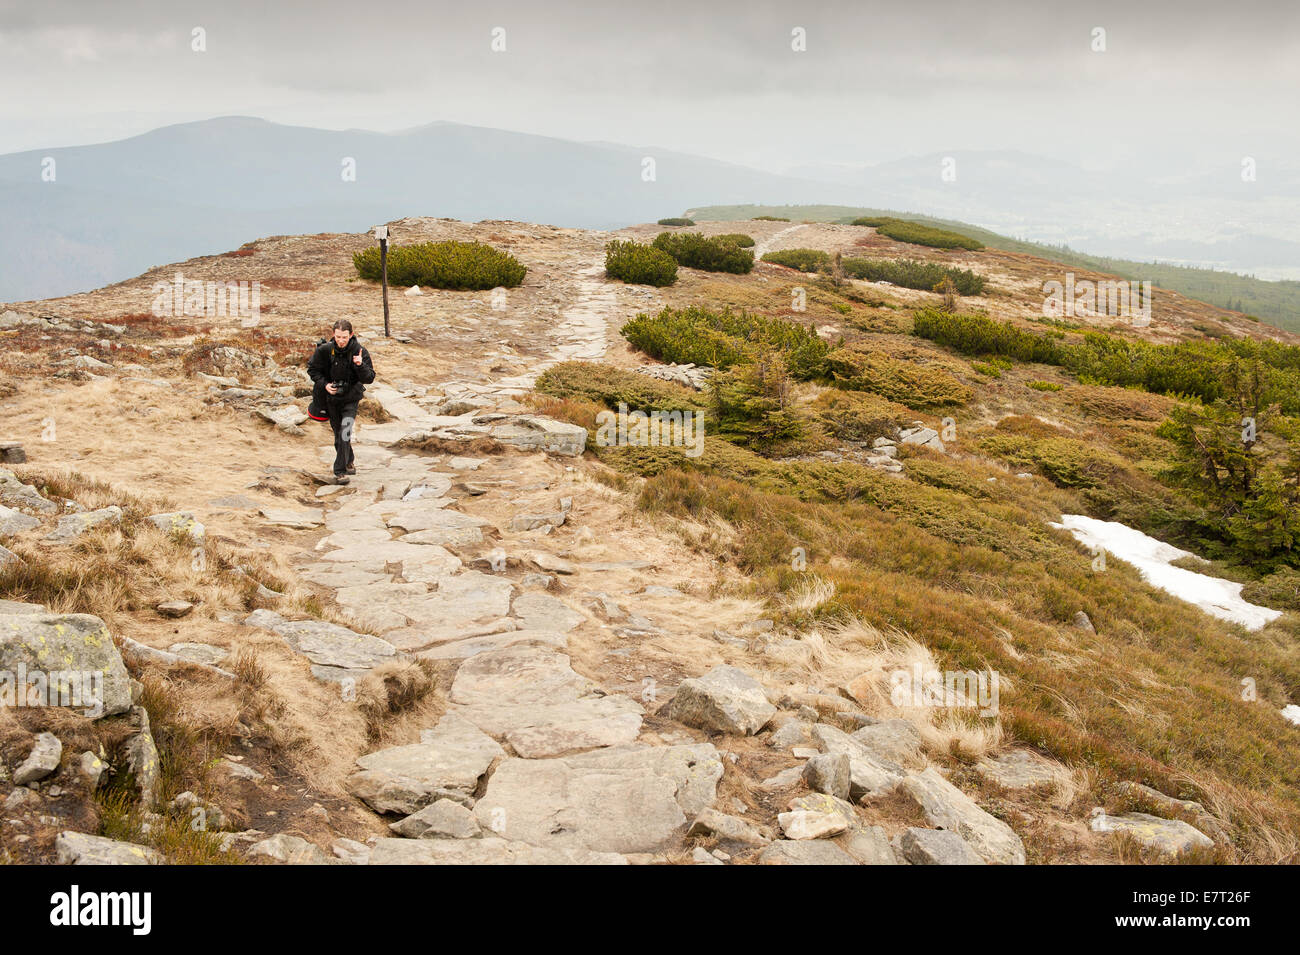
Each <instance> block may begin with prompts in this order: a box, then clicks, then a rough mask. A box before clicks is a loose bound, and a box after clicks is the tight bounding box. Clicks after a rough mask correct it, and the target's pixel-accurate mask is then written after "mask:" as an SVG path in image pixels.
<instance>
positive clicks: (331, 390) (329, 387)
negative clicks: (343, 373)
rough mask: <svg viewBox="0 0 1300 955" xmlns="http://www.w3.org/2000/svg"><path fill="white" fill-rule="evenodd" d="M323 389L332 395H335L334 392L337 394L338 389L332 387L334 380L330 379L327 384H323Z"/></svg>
mask: <svg viewBox="0 0 1300 955" xmlns="http://www.w3.org/2000/svg"><path fill="white" fill-rule="evenodd" d="M325 390H326V391H328V392H329V393H330V394H332V395H336V394H338V389H337V388H335V387H334V382H332V381H331V382H330V383H329V384H328V385H326V386H325Z"/></svg>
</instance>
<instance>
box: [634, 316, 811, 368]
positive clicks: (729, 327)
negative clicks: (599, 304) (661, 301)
mask: <svg viewBox="0 0 1300 955" xmlns="http://www.w3.org/2000/svg"><path fill="white" fill-rule="evenodd" d="M622 333H623V336H624V337H625V338H626V339H627V340H628V341H629V342H631V343H632V345H634V346H635V347H637V348H639V349H641V350H642V351H643V352H645V353H646V354H647V355H650V356H651V357H653V358H656V359H658V360H659V361H663V362H672V363H677V364H681V363H686V362H693V363H695V364H697V365H708V366H709V367H711V368H719V369H727V368H730V367H732V366H733V365H738V364H742V363H744V362H748V361H752V360H753V359H754V357H755V356H756V355H757V354H758V353H759V352H760V351H761V350H763V349H765V348H770V349H774V350H776V351H779V352H781V354H782V356H783V359H784V361H785V364H786V366H787V367H788V369H789V372H790V374H791V375H793V376H794V377H795V378H798V379H801V380H806V379H809V378H816V377H820V376H822V375H824V374H825V362H826V355H827V354H828V353H829V352H830V345H829V344H827V343H826V342H825V341H823V340H822V339H821V338H819V337H818V335H817V333H816V332H815V331H814V330H813V329H811V328H808V327H807V326H804V325H799V324H796V323H794V322H789V321H786V320H785V319H782V318H768V317H766V316H763V315H754V314H751V313H749V312H743V311H741V312H733V311H731V309H724V310H723V311H721V312H714V311H710V310H708V309H706V308H701V307H699V306H690V307H688V308H681V309H676V308H665V309H664V310H663V311H661V312H660V313H659V314H658V315H646V314H644V313H642V314H640V315H637V316H636V318H634V319H632V320H631V321H629V322H628V323H627V324H625V325H624V326H623V328H622Z"/></svg>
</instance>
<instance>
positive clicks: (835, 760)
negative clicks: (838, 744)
mask: <svg viewBox="0 0 1300 955" xmlns="http://www.w3.org/2000/svg"><path fill="white" fill-rule="evenodd" d="M803 781H804V782H805V783H807V784H808V788H809V789H811V790H812V791H813V792H818V793H825V794H826V795H828V796H834V797H836V798H837V799H848V798H849V788H850V783H851V781H852V776H851V770H850V765H849V757H848V754H847V753H820V754H818V755H816V756H813V757H812V758H811V759H809V760H808V762H806V763H804V764H803ZM792 838H793V837H792Z"/></svg>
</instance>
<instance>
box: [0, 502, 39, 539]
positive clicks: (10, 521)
mask: <svg viewBox="0 0 1300 955" xmlns="http://www.w3.org/2000/svg"><path fill="white" fill-rule="evenodd" d="M40 526H41V522H40V519H39V518H35V517H32V516H31V515H29V514H24V513H23V512H22V511H16V510H14V509H13V508H12V507H6V506H5V505H3V504H0V537H7V536H9V535H10V534H21V533H22V532H23V531H29V530H31V529H32V528H33V527H40Z"/></svg>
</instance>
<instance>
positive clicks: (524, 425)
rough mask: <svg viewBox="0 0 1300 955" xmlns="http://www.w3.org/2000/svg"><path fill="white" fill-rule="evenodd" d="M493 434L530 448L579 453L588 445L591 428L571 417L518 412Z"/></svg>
mask: <svg viewBox="0 0 1300 955" xmlns="http://www.w3.org/2000/svg"><path fill="white" fill-rule="evenodd" d="M491 433H492V438H493V439H494V440H496V441H499V442H501V443H502V444H507V445H510V446H511V447H514V448H523V449H525V450H529V451H550V452H551V453H552V454H563V455H569V456H577V455H580V454H582V452H583V450H584V449H585V448H586V446H587V429H586V428H583V427H579V426H578V425H576V424H569V423H568V422H567V421H555V420H553V419H551V418H542V417H540V416H537V415H518V416H516V417H513V418H510V419H507V420H506V421H504V422H503V423H501V424H498V425H496V426H494V427H493V428H492V432H491Z"/></svg>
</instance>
